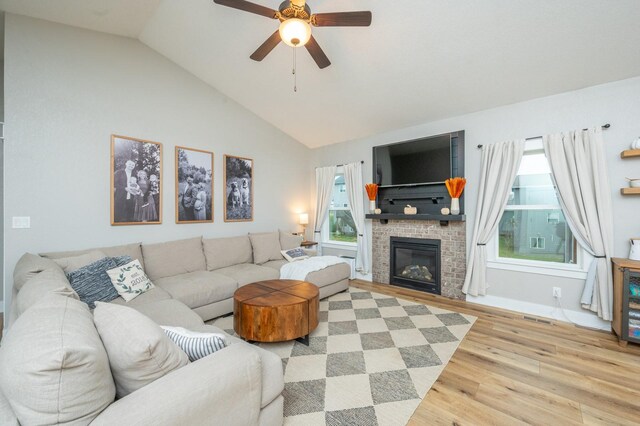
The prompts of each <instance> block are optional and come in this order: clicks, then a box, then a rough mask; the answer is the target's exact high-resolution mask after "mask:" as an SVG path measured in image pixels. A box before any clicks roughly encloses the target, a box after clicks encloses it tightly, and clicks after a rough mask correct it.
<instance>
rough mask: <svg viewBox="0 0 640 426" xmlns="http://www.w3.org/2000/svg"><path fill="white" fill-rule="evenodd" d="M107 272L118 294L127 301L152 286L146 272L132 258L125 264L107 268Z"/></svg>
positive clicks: (138, 262)
mask: <svg viewBox="0 0 640 426" xmlns="http://www.w3.org/2000/svg"><path fill="white" fill-rule="evenodd" d="M107 274H108V275H109V278H111V283H112V284H113V286H114V287H115V289H116V290H117V292H118V294H119V295H120V296H121V297H122V298H123V299H124V300H126V301H127V302H129V301H131V300H133V299H135V298H136V297H137V296H139V295H141V294H142V293H144V292H147V291H149V290H151V289H152V288H153V287H154V285H153V283H152V282H151V280H150V279H149V277H147V274H145V273H144V270H143V269H142V265H140V261H139V260H133V261H131V262H129V263H127V264H126V265H122V266H119V267H117V268H113V269H109V270H108V271H107Z"/></svg>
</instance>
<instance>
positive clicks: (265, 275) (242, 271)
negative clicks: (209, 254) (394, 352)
mask: <svg viewBox="0 0 640 426" xmlns="http://www.w3.org/2000/svg"><path fill="white" fill-rule="evenodd" d="M215 272H216V273H217V274H222V275H226V276H228V277H231V278H233V279H234V280H235V281H237V282H238V287H241V286H243V285H247V284H250V283H255V282H256V281H264V280H275V279H278V278H279V277H280V273H279V272H278V271H276V270H275V269H273V268H265V267H264V266H259V265H253V264H251V263H244V264H242V265H234V266H229V267H227V268H221V269H216V271H215Z"/></svg>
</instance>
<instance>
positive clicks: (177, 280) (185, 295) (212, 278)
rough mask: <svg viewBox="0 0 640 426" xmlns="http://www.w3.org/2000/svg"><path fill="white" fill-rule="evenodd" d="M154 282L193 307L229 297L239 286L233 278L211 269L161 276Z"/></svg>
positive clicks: (175, 297)
mask: <svg viewBox="0 0 640 426" xmlns="http://www.w3.org/2000/svg"><path fill="white" fill-rule="evenodd" d="M154 282H155V284H156V286H159V287H162V288H163V289H164V290H166V291H167V292H168V293H169V294H170V295H171V297H173V298H174V299H177V300H179V301H181V302H182V303H184V304H185V305H187V306H188V307H190V308H191V309H193V308H199V307H200V306H205V305H208V304H210V303H214V302H219V301H221V300H224V299H229V298H231V297H233V293H234V292H235V291H236V289H237V288H238V282H237V281H236V280H234V279H233V278H231V277H228V276H226V275H222V274H218V273H216V272H209V271H196V272H190V273H187V274H181V275H176V276H173V277H166V278H159V279H157V280H154Z"/></svg>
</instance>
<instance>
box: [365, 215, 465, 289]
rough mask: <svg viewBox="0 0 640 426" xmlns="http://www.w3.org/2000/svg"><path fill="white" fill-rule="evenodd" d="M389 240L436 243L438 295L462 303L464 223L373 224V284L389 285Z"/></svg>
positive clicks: (408, 221) (397, 221)
mask: <svg viewBox="0 0 640 426" xmlns="http://www.w3.org/2000/svg"><path fill="white" fill-rule="evenodd" d="M391 237H400V238H401V239H402V238H410V239H423V240H433V241H439V244H440V249H439V252H440V264H439V272H440V283H439V287H440V288H439V290H440V294H442V295H443V296H447V297H450V298H453V299H461V300H464V299H465V295H464V294H463V293H462V285H463V284H464V276H465V273H466V268H467V266H466V265H467V255H466V227H465V223H464V222H457V221H451V222H450V223H449V226H441V225H440V221H437V220H389V221H388V223H386V224H383V223H380V221H378V220H373V281H375V282H379V283H384V284H389V283H390V273H391V272H392V271H391V265H390V263H391V261H390V257H391V256H390V244H391ZM417 263H420V262H417ZM409 287H410V286H409ZM425 291H430V290H425ZM430 292H434V291H430Z"/></svg>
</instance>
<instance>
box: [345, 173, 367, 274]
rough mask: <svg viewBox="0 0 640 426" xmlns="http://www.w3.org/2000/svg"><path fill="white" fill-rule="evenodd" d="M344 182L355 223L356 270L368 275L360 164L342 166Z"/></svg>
mask: <svg viewBox="0 0 640 426" xmlns="http://www.w3.org/2000/svg"><path fill="white" fill-rule="evenodd" d="M344 181H345V183H346V187H347V197H348V198H349V206H350V209H351V216H352V217H353V221H354V222H355V223H356V228H357V229H356V232H357V233H358V240H357V241H358V251H357V253H356V270H357V271H361V272H362V273H363V274H368V273H369V247H368V244H367V231H366V230H365V225H364V215H365V211H364V200H363V198H364V185H363V184H362V163H360V162H357V163H351V164H345V165H344Z"/></svg>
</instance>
